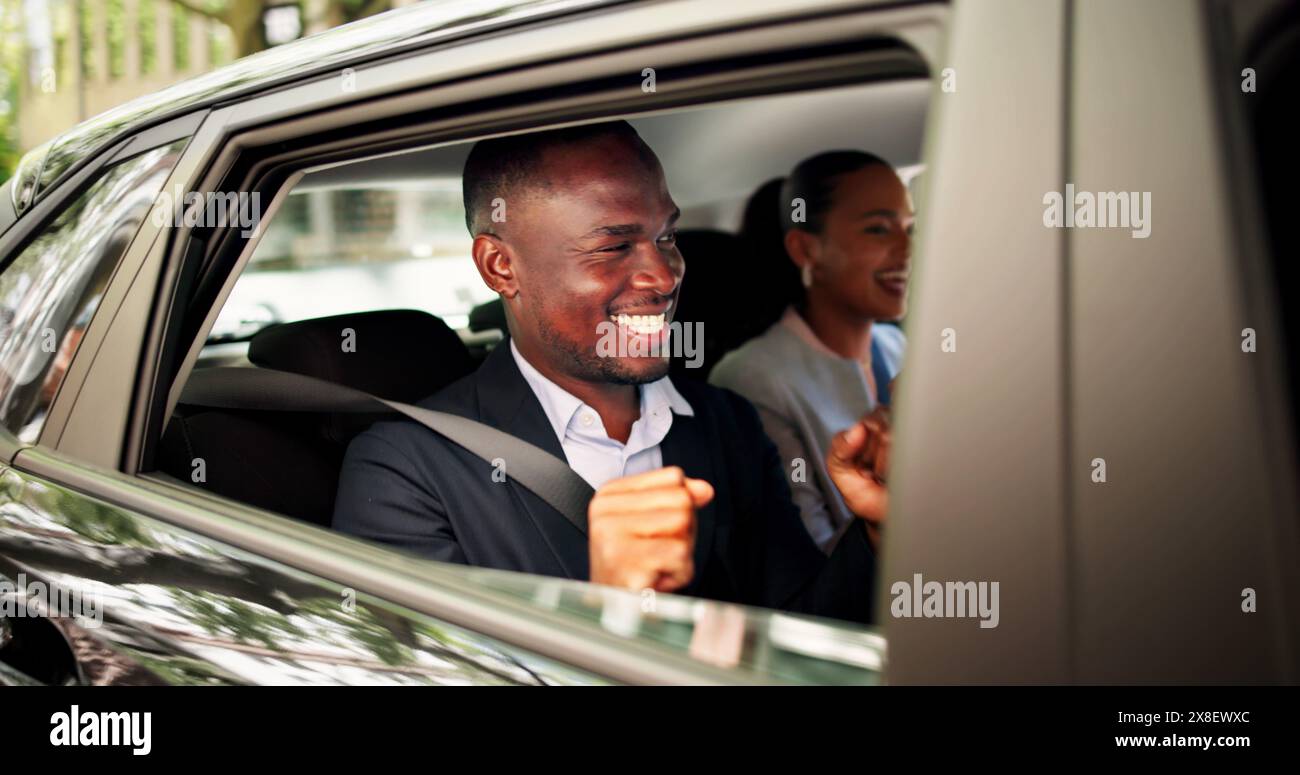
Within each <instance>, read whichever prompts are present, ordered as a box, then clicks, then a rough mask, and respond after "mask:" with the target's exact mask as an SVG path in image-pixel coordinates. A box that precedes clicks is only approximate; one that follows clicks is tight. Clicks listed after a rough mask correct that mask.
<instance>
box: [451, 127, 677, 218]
mask: <svg viewBox="0 0 1300 775" xmlns="http://www.w3.org/2000/svg"><path fill="white" fill-rule="evenodd" d="M603 137H620V138H624V139H626V140H627V141H629V142H630V143H632V144H633V146H634V147H635V148H636V149H637V151H638V153H639V154H640V155H641V158H642V159H643V160H644V161H646V162H647V163H653V164H655V165H656V166H657V165H658V163H659V161H658V159H657V158H656V157H655V155H654V152H653V151H651V150H650V147H649V146H648V145H646V144H645V142H644V141H643V140H642V139H641V136H640V135H638V134H637V132H636V130H635V129H633V128H632V125H631V124H629V123H627V122H626V121H604V122H601V123H598V124H581V125H579V126H569V127H562V128H560V129H548V130H546V131H543V132H534V133H531V134H521V135H509V136H506V137H494V138H491V139H488V140H480V141H478V142H477V143H475V144H474V147H473V148H472V149H470V152H469V158H468V159H466V160H465V172H464V175H463V177H462V178H461V193H462V196H463V197H464V201H465V226H466V228H468V229H469V233H470V236H471V237H477V236H478V235H479V234H483V233H487V234H493V233H495V232H494V231H493V229H492V218H491V215H492V209H493V207H492V200H494V199H496V198H498V197H500V198H501V199H502V200H504V201H510V200H511V198H512V196H513V195H515V194H517V193H518V192H519V191H520V189H522V188H524V187H527V186H544V185H546V183H547V181H546V180H545V179H544V178H543V177H542V176H541V175H540V174H539V173H538V166H539V164H540V163H541V160H542V153H543V152H545V151H546V150H548V149H551V148H554V147H556V146H562V145H572V144H575V143H583V142H587V141H590V140H595V139H598V138H603Z"/></svg>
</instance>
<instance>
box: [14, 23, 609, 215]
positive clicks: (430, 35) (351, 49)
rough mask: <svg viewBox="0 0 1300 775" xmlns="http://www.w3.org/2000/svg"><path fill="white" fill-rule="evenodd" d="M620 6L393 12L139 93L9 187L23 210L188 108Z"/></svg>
mask: <svg viewBox="0 0 1300 775" xmlns="http://www.w3.org/2000/svg"><path fill="white" fill-rule="evenodd" d="M619 2H625V0H452V1H451V2H440V3H422V4H419V5H414V6H408V7H405V8H398V9H395V10H393V11H389V12H387V13H382V14H378V15H376V16H372V17H369V18H366V19H362V20H359V21H356V22H353V23H351V24H346V25H343V26H341V27H335V28H332V29H329V30H326V31H324V32H321V33H319V34H316V35H311V36H309V37H306V38H302V39H300V40H296V41H293V42H292V43H287V44H285V45H283V46H277V47H275V48H271V49H267V50H265V51H261V52H258V53H256V54H253V55H251V56H247V57H244V58H242V59H239V60H236V61H235V62H232V63H230V64H228V65H226V66H224V67H221V68H219V69H217V70H213V71H212V72H209V73H205V74H203V75H199V76H197V77H194V78H190V79H188V80H185V81H181V82H180V83H177V84H174V85H172V86H169V87H168V88H166V89H163V90H161V91H158V92H155V93H153V94H147V95H144V96H141V97H139V98H137V99H134V100H131V101H130V102H126V103H123V104H122V105H119V106H117V107H115V108H113V109H111V110H108V111H105V112H104V113H101V114H99V115H98V116H95V117H94V118H90V119H87V120H86V121H83V122H82V123H80V124H78V125H76V126H74V127H72V128H71V129H69V130H68V131H66V132H64V133H63V134H61V135H59V136H58V137H56V138H55V139H54V140H52V141H50V142H47V143H45V144H43V145H41V146H39V147H37V148H35V149H33V150H31V151H30V152H28V153H27V154H26V155H25V156H24V157H23V159H22V160H21V161H20V162H19V165H18V171H17V173H16V174H15V175H14V178H15V180H18V179H20V178H23V177H25V176H26V175H31V176H32V177H33V178H34V180H33V183H34V185H33V187H32V191H31V194H30V195H29V196H28V198H27V200H26V201H21V202H20V201H18V200H17V197H18V194H19V192H20V186H18V185H15V186H14V188H13V194H14V197H15V202H14V205H15V208H16V209H18V210H20V211H21V210H23V209H26V208H27V207H29V206H30V205H31V204H32V203H33V202H34V201H36V199H37V198H39V197H40V195H41V194H42V193H43V192H45V191H48V190H50V189H51V188H52V187H53V185H54V184H55V183H57V182H58V181H59V180H60V179H62V178H63V177H65V176H66V175H67V174H68V173H70V172H71V171H72V170H73V168H74V167H76V166H78V165H79V164H80V162H81V161H83V160H85V159H87V158H89V157H90V156H92V155H93V154H94V153H95V152H96V151H98V150H100V149H102V148H104V147H105V146H107V145H108V144H110V143H111V142H113V141H114V140H116V139H117V138H119V137H121V136H122V135H123V134H124V133H127V132H132V131H136V130H139V129H143V128H145V127H147V126H150V125H154V124H158V123H162V122H163V121H166V120H168V119H171V118H174V117H176V116H179V115H182V114H185V113H189V112H192V111H194V110H196V109H199V108H203V107H207V106H212V105H216V104H220V103H223V102H228V101H230V100H233V99H236V98H241V97H245V96H248V95H250V94H255V93H259V92H265V91H269V90H272V89H276V88H281V87H283V86H284V85H285V84H288V83H291V82H294V81H300V80H304V79H308V78H312V77H314V76H319V75H322V74H325V73H329V72H333V71H337V70H338V68H339V67H340V66H342V65H345V64H359V63H361V62H364V61H370V60H373V59H378V58H382V57H386V56H391V55H393V54H395V53H398V52H400V51H403V50H406V49H408V48H414V47H418V46H424V45H428V44H429V43H431V42H436V41H450V40H454V39H457V38H462V37H467V36H470V35H478V34H482V33H484V32H487V31H495V30H500V29H504V28H508V27H511V26H517V25H520V24H524V23H527V22H530V21H537V20H540V19H545V18H549V17H554V16H559V15H563V14H567V13H573V12H575V11H581V10H587V9H591V8H598V7H603V6H609V5H615V4H617V3H619Z"/></svg>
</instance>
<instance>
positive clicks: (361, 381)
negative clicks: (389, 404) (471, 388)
mask: <svg viewBox="0 0 1300 775" xmlns="http://www.w3.org/2000/svg"><path fill="white" fill-rule="evenodd" d="M248 359H249V360H250V361H252V362H253V363H254V364H256V365H258V366H262V367H264V368H268V369H278V370H280V371H290V372H293V373H295V374H304V375H306V376H309V377H316V378H317V379H323V380H327V381H329V382H335V383H338V384H341V385H347V386H348V387H351V388H355V389H357V390H364V391H366V392H367V393H370V394H371V395H376V396H379V397H380V398H387V399H390V400H395V401H405V402H413V401H419V400H420V399H422V398H425V397H427V396H430V395H432V394H434V393H436V392H438V390H440V389H442V388H443V387H445V386H446V385H448V384H450V383H452V382H454V381H455V380H457V379H459V378H460V377H463V376H465V375H466V374H469V373H470V372H471V371H473V370H474V366H475V364H474V359H473V358H472V357H471V356H470V353H469V349H468V348H466V347H465V343H464V342H462V341H461V340H460V337H459V336H457V335H456V332H455V331H453V330H451V328H449V327H448V326H447V324H446V323H444V322H442V320H440V319H439V318H437V317H434V316H433V315H430V314H429V313H427V312H420V311H417V310H407V309H401V310H380V311H377V312H356V313H351V314H347V315H334V316H332V317H327V318H315V319H313V320H300V321H296V322H293V323H282V324H280V325H275V326H270V327H268V328H265V329H263V330H261V331H259V332H258V333H257V334H256V335H255V336H254V337H253V338H252V340H251V341H250V342H249V346H248Z"/></svg>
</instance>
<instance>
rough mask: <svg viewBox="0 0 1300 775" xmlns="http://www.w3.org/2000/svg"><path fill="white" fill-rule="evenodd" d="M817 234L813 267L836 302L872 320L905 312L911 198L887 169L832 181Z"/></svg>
mask: <svg viewBox="0 0 1300 775" xmlns="http://www.w3.org/2000/svg"><path fill="white" fill-rule="evenodd" d="M832 201H833V204H832V206H831V208H830V210H828V211H827V213H826V218H825V227H824V228H823V230H822V234H821V242H822V245H821V261H820V262H819V266H818V270H819V271H820V272H821V279H822V280H823V281H824V284H825V286H826V287H827V289H828V290H829V291H830V292H831V293H832V294H833V296H834V297H835V298H836V299H837V301H838V302H839V303H841V304H842V305H844V307H846V308H847V309H850V310H852V311H853V312H854V313H856V314H857V315H859V316H861V317H864V318H869V319H873V320H896V319H898V318H900V317H902V316H903V314H904V313H905V312H906V311H907V274H908V271H909V268H910V267H909V265H910V263H911V255H912V221H913V214H912V202H911V197H910V196H909V194H908V191H907V187H906V186H904V185H903V183H902V181H900V180H899V179H898V176H897V175H896V174H894V171H893V170H892V169H890V168H889V167H886V166H884V165H881V164H874V165H871V166H869V167H865V168H863V169H860V170H857V171H855V172H850V173H846V174H844V175H841V176H840V177H839V180H838V181H837V182H836V185H835V192H834V195H833V200H832Z"/></svg>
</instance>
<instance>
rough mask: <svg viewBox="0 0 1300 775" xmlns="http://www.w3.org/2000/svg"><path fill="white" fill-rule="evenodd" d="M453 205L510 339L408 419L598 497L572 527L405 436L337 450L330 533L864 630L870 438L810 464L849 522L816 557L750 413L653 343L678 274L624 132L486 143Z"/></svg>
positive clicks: (865, 432)
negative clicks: (514, 442)
mask: <svg viewBox="0 0 1300 775" xmlns="http://www.w3.org/2000/svg"><path fill="white" fill-rule="evenodd" d="M464 196H465V209H466V223H467V225H468V227H469V230H470V233H471V234H472V235H473V237H474V246H473V256H474V262H475V264H476V265H477V267H478V270H479V274H480V275H481V276H482V278H483V281H484V282H485V283H487V285H488V286H489V287H490V288H492V290H493V291H495V292H496V293H498V294H499V295H500V297H501V299H502V301H503V303H504V305H505V310H506V319H507V324H508V327H509V334H510V338H509V341H508V342H507V343H503V344H501V345H499V346H498V347H497V348H496V349H495V350H493V352H492V354H491V355H490V356H488V358H487V360H486V361H484V363H483V365H482V366H481V367H480V368H479V370H478V371H477V372H475V373H474V374H472V375H470V376H468V377H466V378H464V379H462V380H460V381H459V382H456V383H454V384H452V385H451V386H449V387H448V388H446V389H445V390H443V391H441V392H440V393H438V394H437V395H435V396H432V397H431V398H429V399H426V400H425V401H423V402H421V406H424V407H426V408H429V409H434V410H438V411H443V412H449V413H452V414H457V415H460V416H463V417H467V418H470V419H473V420H476V421H478V422H481V423H485V424H487V425H490V426H493V427H495V428H497V429H499V430H502V431H505V432H507V433H509V434H511V435H513V436H515V437H517V438H520V439H522V440H524V441H527V442H530V443H532V444H534V445H536V446H538V447H541V448H542V449H544V450H546V451H547V452H550V453H551V454H553V455H555V456H556V457H558V458H560V459H561V460H565V461H567V463H568V465H569V467H570V468H572V469H573V470H574V471H575V472H576V473H577V474H578V475H580V476H581V477H582V478H583V479H585V480H586V481H587V482H588V483H589V484H590V485H591V486H592V487H593V488H594V489H595V490H596V494H595V497H594V498H593V499H592V500H591V503H590V505H589V508H588V513H587V525H586V530H585V533H584V531H583V529H582V527H581V526H579V525H575V524H573V523H571V522H570V521H568V520H567V519H566V518H565V517H564V516H563V515H561V514H560V513H559V512H558V511H556V510H555V509H553V508H551V507H550V506H549V505H547V503H546V502H545V501H543V500H542V499H541V498H539V497H537V496H536V495H534V494H533V493H531V492H530V491H528V490H526V489H524V488H522V487H519V486H517V485H516V484H515V483H514V482H511V481H510V480H509V471H510V461H509V459H506V458H503V459H502V460H501V461H500V464H501V465H500V466H499V467H498V466H494V465H491V464H489V463H488V462H486V461H485V460H483V459H482V458H480V457H478V456H477V455H474V454H472V453H469V452H467V451H466V450H464V449H462V448H460V447H459V446H457V445H456V444H454V443H452V442H450V441H448V440H446V439H444V438H443V437H441V436H439V435H437V434H435V433H433V432H432V431H430V430H427V429H426V428H424V427H423V426H421V425H419V424H417V423H414V422H406V421H402V422H382V423H378V424H376V425H375V426H373V427H372V428H371V429H370V430H368V431H367V432H365V433H363V434H361V435H360V436H358V437H357V438H356V439H355V440H354V441H353V442H352V444H351V445H350V446H349V448H348V452H347V457H346V459H345V461H344V466H343V471H342V474H341V478H340V483H339V494H338V499H337V502H336V506H335V513H334V525H335V527H337V528H338V529H340V530H343V531H346V532H349V533H353V534H355V535H359V536H362V537H365V538H370V539H372V540H377V541H382V542H385V543H389V544H393V545H397V546H401V547H404V548H406V549H409V550H412V551H414V552H416V553H418V554H419V555H421V556H424V557H427V558H430V559H435V560H442V561H449V562H459V563H468V564H472V565H478V566H485V567H492V568H501V569H507V570H515V571H523V572H528V573H537V574H543V575H551V576H563V577H568V578H575V579H588V580H591V581H593V582H596V583H601V584H609V585H614V586H620V587H626V588H630V589H647V588H648V589H655V590H658V591H661V592H681V593H684V594H692V595H699V596H702V597H709V598H713V599H717V600H726V601H734V602H739V603H746V604H751V605H762V606H768V607H774V608H783V609H788V610H796V611H802V612H807V613H816V614H822V615H827V616H836V617H840V618H846V619H855V620H859V621H869V620H870V619H871V615H872V613H871V612H872V606H873V601H874V591H873V577H874V575H875V555H874V551H873V549H872V546H871V543H870V540H869V538H868V533H867V530H866V525H867V523H868V521H870V522H872V523H874V524H876V525H878V524H879V523H880V522H881V520H883V518H884V513H883V509H882V508H881V504H882V503H883V502H884V499H883V497H882V495H883V490H884V486H883V484H882V480H883V474H884V469H886V468H887V465H888V449H889V439H888V433H887V428H885V427H883V426H882V425H880V424H879V423H878V422H876V421H871V422H869V423H860V424H856V425H854V426H853V427H851V428H850V429H848V430H847V431H845V432H844V433H842V434H840V435H839V436H837V437H836V438H835V440H834V441H833V443H832V448H831V450H829V451H828V452H827V456H826V460H827V468H828V469H829V470H830V472H831V474H830V475H831V477H832V479H833V480H834V482H835V483H836V485H837V486H838V487H839V488H840V490H841V492H842V494H843V496H844V499H845V501H846V503H848V504H849V507H850V508H851V509H853V510H854V513H855V514H857V515H858V516H860V517H861V519H860V520H859V521H858V522H859V524H858V526H857V527H856V528H855V529H853V530H850V531H848V533H847V534H846V535H845V536H844V538H843V540H841V541H839V543H838V544H837V546H836V548H835V551H834V552H833V553H832V554H831V556H830V557H829V558H828V557H827V556H826V555H824V554H823V553H822V552H820V551H819V550H818V548H817V546H816V545H815V544H814V543H813V541H812V540H811V538H810V537H809V535H808V533H807V531H806V530H805V529H804V527H803V524H802V522H801V520H800V516H799V511H798V509H797V508H796V507H795V505H794V504H793V503H792V501H791V496H790V488H789V486H788V484H787V482H786V478H785V477H786V470H787V466H788V465H789V462H790V461H782V460H781V459H779V457H778V454H777V450H776V447H775V446H773V444H772V443H771V441H769V440H768V438H767V437H766V436H765V435H764V433H763V430H762V426H761V425H760V423H759V419H758V416H757V414H756V413H755V411H754V409H753V407H752V406H750V405H749V404H748V403H747V402H746V401H745V400H744V399H742V398H740V397H739V396H737V395H736V394H734V393H731V392H729V391H725V390H721V389H718V388H714V387H710V386H707V385H703V384H696V383H693V382H689V384H688V383H683V384H674V383H673V381H672V380H671V379H669V378H668V376H667V373H668V358H667V352H668V348H667V347H663V346H657V347H652V346H651V345H656V344H657V345H662V344H663V337H666V336H667V331H668V325H669V323H670V322H671V321H672V314H673V309H674V306H675V303H676V300H677V295H678V291H679V289H680V287H681V283H682V278H683V275H684V274H685V270H686V264H685V262H684V260H683V257H682V255H681V254H680V253H679V252H678V250H677V246H676V232H675V228H676V221H677V218H678V215H679V210H678V208H677V206H676V205H675V204H674V202H673V199H672V197H671V196H670V195H669V193H668V186H667V182H666V181H665V179H664V174H663V169H662V167H661V166H660V164H659V161H658V159H657V158H656V156H655V155H654V153H653V152H652V151H651V150H650V148H649V147H648V146H646V145H645V143H644V142H642V140H641V138H640V137H639V136H638V135H637V134H636V132H635V131H634V130H633V129H632V127H631V126H630V125H628V124H627V123H625V122H612V123H604V124H595V125H586V126H580V127H571V128H565V129H559V130H553V131H548V132H543V133H537V134H530V135H521V136H514V137H505V138H498V139H492V140H485V141H482V142H480V143H478V144H477V145H476V146H475V147H474V149H473V150H472V151H471V153H470V156H469V159H468V160H467V162H466V164H465V176H464ZM695 260H708V257H707V256H700V257H696V259H695ZM736 292H737V293H743V292H744V290H743V286H741V285H738V286H737V290H736ZM610 324H613V325H614V326H616V327H617V335H618V336H619V337H621V338H622V341H621V342H620V346H619V347H618V348H616V350H615V351H614V352H615V353H616V354H615V355H613V356H611V355H609V350H608V348H601V347H600V346H599V345H600V339H601V337H602V336H603V335H604V333H605V332H608V330H609V326H610ZM625 353H627V354H628V355H623V354H625ZM642 353H650V355H641V354H642ZM502 471H504V473H505V476H504V477H502V476H500V475H494V474H499V473H500V472H502Z"/></svg>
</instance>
